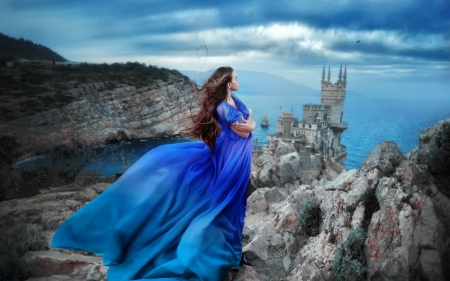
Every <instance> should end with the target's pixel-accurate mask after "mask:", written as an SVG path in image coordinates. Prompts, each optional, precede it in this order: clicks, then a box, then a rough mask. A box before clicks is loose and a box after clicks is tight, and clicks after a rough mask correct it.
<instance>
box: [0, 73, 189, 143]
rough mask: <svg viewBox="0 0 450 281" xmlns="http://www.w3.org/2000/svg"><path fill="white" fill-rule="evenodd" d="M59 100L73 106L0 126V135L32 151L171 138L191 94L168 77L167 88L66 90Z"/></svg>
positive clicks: (100, 84)
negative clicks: (64, 97) (64, 99)
mask: <svg viewBox="0 0 450 281" xmlns="http://www.w3.org/2000/svg"><path fill="white" fill-rule="evenodd" d="M64 94H65V95H67V96H70V97H72V98H73V100H74V102H71V103H69V104H67V105H65V106H63V107H60V108H54V109H51V110H47V111H44V112H41V113H38V114H36V115H33V116H28V117H23V118H20V119H18V120H14V121H10V122H7V123H3V124H1V125H2V126H0V134H7V135H12V136H15V137H16V138H17V139H18V140H19V142H20V143H22V144H27V145H35V146H37V147H39V146H44V144H46V143H51V144H52V145H54V146H58V145H66V146H70V145H74V144H75V145H76V144H78V143H104V142H105V141H110V140H120V139H125V140H127V139H139V138H148V137H155V136H163V135H173V134H177V133H179V132H180V129H181V128H183V125H184V124H185V122H186V119H185V118H186V117H188V116H190V105H191V99H192V97H193V94H194V91H193V90H192V88H191V87H190V85H189V84H188V83H187V82H186V80H185V79H184V78H182V77H178V76H174V75H172V76H171V77H170V79H169V80H168V81H167V82H163V81H161V80H156V81H155V82H154V83H153V84H152V85H150V86H144V87H140V88H137V87H135V86H129V85H122V86H119V87H117V88H114V89H111V90H109V89H107V87H106V85H105V83H104V82H98V83H87V84H77V85H71V86H69V88H68V89H67V90H64ZM193 111H195V103H194V104H193ZM45 146H46V145H45Z"/></svg>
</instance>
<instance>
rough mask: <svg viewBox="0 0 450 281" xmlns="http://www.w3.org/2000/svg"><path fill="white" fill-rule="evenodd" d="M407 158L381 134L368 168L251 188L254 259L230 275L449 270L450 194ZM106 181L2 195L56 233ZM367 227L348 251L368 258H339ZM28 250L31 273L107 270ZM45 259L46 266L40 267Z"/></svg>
mask: <svg viewBox="0 0 450 281" xmlns="http://www.w3.org/2000/svg"><path fill="white" fill-rule="evenodd" d="M284 151H285V152H286V153H287V154H283V155H280V156H277V155H271V154H269V153H264V154H263V155H261V156H260V157H258V158H257V159H256V161H258V162H259V164H257V165H259V168H261V167H262V168H264V167H266V165H269V164H270V161H272V160H273V159H275V160H276V161H278V162H275V164H274V167H275V171H276V172H277V173H278V172H279V171H281V167H280V165H279V162H281V160H280V159H282V158H283V157H285V156H288V157H289V158H290V156H291V154H293V153H294V154H295V152H290V151H289V150H284ZM283 153H284V152H283ZM415 153H419V152H417V151H416V152H415ZM409 155H411V154H408V156H409ZM294 158H295V157H294ZM408 158H409V159H406V158H405V157H404V156H403V155H401V153H399V150H398V147H397V146H396V145H395V144H394V143H392V142H388V143H380V145H379V146H378V147H376V148H375V149H374V151H373V152H372V153H371V154H370V155H369V157H368V158H367V159H366V161H365V162H364V164H363V166H362V169H361V171H358V170H350V171H347V172H344V173H341V174H340V175H339V176H338V177H337V178H336V179H335V180H326V179H325V178H324V177H323V178H321V179H320V180H317V179H316V180H313V181H312V182H311V183H308V184H304V183H300V181H299V180H298V179H295V180H294V181H293V182H286V183H285V184H284V185H283V186H276V185H275V186H272V187H263V188H258V189H256V190H255V191H254V192H253V193H251V195H250V196H249V197H248V207H247V214H246V218H245V227H244V233H243V234H244V244H243V253H244V254H245V256H246V258H247V260H248V261H249V262H251V263H252V264H253V267H247V266H244V267H242V268H241V270H240V271H239V272H238V273H236V274H231V273H230V274H229V275H228V276H227V277H226V278H225V279H224V280H229V281H231V280H240V281H244V280H261V281H269V280H280V281H281V280H287V281H298V280H333V279H334V278H336V274H340V273H339V272H341V273H343V274H347V272H348V274H351V273H354V272H353V271H352V270H355V269H354V268H352V267H351V266H352V265H356V268H359V269H360V270H361V271H362V272H364V273H363V274H362V275H360V276H359V278H360V279H361V280H362V279H367V280H411V279H412V278H416V279H419V280H446V278H447V279H448V278H449V277H450V276H449V273H450V272H449V265H448V257H449V256H450V239H449V229H448V226H447V225H446V221H445V218H446V216H447V215H448V213H449V212H448V209H447V208H449V206H450V204H449V203H448V202H449V201H448V200H449V199H448V198H447V197H446V196H445V195H444V194H442V193H441V192H440V191H439V189H438V188H437V187H436V186H435V184H434V176H433V173H431V172H430V171H429V168H428V165H427V164H424V163H423V162H420V161H416V158H414V157H408ZM266 161H267V162H266ZM293 161H295V159H293ZM418 162H420V163H418ZM278 180H279V178H278ZM280 182H281V181H280ZM106 185H107V184H103V185H95V186H91V187H87V188H81V187H77V186H66V187H65V189H66V190H61V189H51V190H46V191H43V194H41V195H39V196H36V197H34V198H29V199H15V200H11V201H6V202H2V203H0V218H1V219H2V221H5V222H7V223H8V224H9V225H12V224H16V223H18V222H37V223H40V224H41V225H43V227H44V228H45V229H47V231H48V233H49V237H50V236H51V233H52V231H53V230H54V229H55V228H56V227H57V226H58V225H59V224H60V223H62V221H64V219H65V218H67V217H68V216H69V215H70V214H71V213H73V212H74V211H75V210H77V209H78V208H79V207H81V206H83V204H85V203H86V202H88V201H90V200H92V198H94V197H95V196H97V195H98V194H99V193H101V192H102V190H104V188H106ZM310 202H315V204H317V206H319V208H320V213H321V215H320V222H319V227H318V229H319V233H318V234H317V235H316V236H308V235H307V231H305V230H306V227H305V226H304V225H302V223H300V220H299V218H300V214H301V213H302V212H304V210H305V209H304V208H305V206H306V205H307V204H309V203H310ZM445 212H446V213H445ZM361 230H362V231H363V232H364V233H365V235H366V237H365V238H364V239H363V240H362V241H365V242H363V243H362V245H363V246H362V248H352V249H349V250H348V252H351V251H353V252H355V251H356V252H358V253H359V255H360V256H362V257H363V260H362V263H361V264H358V261H357V260H354V259H352V257H351V256H349V257H346V258H345V259H341V260H343V261H344V263H345V262H347V264H339V265H338V266H337V263H336V261H337V260H338V258H339V257H342V250H343V249H344V247H346V246H345V245H351V244H349V240H351V239H354V237H355V236H354V233H356V232H357V231H361ZM359 233H361V232H359ZM70 254H73V256H70ZM78 255H81V256H78ZM23 259H24V260H25V261H26V262H27V263H29V264H30V265H31V267H32V268H33V270H34V271H33V272H34V273H33V274H34V276H33V278H35V279H31V280H69V277H71V276H72V277H71V278H73V279H70V280H103V279H102V278H104V276H105V275H104V272H105V271H106V268H105V267H102V266H101V263H100V262H99V260H98V259H97V258H96V257H93V256H91V255H87V254H86V253H78V252H77V253H73V252H70V253H69V252H64V251H55V250H54V249H50V250H49V251H42V252H29V253H27V254H26V255H25V256H24V257H23ZM46 266H48V270H43V268H46ZM68 268H73V270H72V271H70V270H69V271H67V270H68ZM56 269H58V270H56ZM40 270H42V271H40ZM43 271H45V272H46V273H44V272H43ZM47 272H48V273H47ZM92 276H94V277H92ZM58 278H59V279H58ZM83 278H84V279H83ZM95 278H97V279H95ZM227 278H228V279H227Z"/></svg>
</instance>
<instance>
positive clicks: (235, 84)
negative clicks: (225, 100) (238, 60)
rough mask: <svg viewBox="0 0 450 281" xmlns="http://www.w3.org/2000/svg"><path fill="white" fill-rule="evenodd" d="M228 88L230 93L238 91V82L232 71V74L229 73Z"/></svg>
mask: <svg viewBox="0 0 450 281" xmlns="http://www.w3.org/2000/svg"><path fill="white" fill-rule="evenodd" d="M228 88H229V89H230V90H231V91H238V90H239V82H238V80H237V75H236V72H234V71H233V73H231V82H228Z"/></svg>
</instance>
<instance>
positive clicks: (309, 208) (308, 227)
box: [298, 200, 320, 236]
mask: <svg viewBox="0 0 450 281" xmlns="http://www.w3.org/2000/svg"><path fill="white" fill-rule="evenodd" d="M298 219H299V220H300V223H301V224H302V227H303V230H304V231H305V234H306V235H308V236H316V235H318V234H319V225H320V207H319V205H318V204H317V203H316V202H315V201H313V200H308V201H306V203H305V205H303V208H302V210H301V212H300V214H299V217H298Z"/></svg>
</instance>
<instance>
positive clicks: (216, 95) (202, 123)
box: [186, 66, 234, 152]
mask: <svg viewBox="0 0 450 281" xmlns="http://www.w3.org/2000/svg"><path fill="white" fill-rule="evenodd" d="M233 71H234V70H233V68H231V67H229V66H222V67H219V68H218V69H216V71H214V73H213V74H212V75H211V77H209V78H208V80H206V81H205V82H204V83H203V85H202V86H201V87H200V88H199V87H198V86H197V84H196V83H194V87H195V90H196V91H197V93H199V94H200V98H199V106H200V110H199V111H198V112H197V113H196V114H194V115H193V116H192V123H191V125H190V126H189V127H188V128H187V130H186V131H187V133H188V136H189V137H190V138H197V139H202V140H203V141H204V142H205V143H206V144H207V145H208V146H209V148H210V149H211V152H213V151H214V145H215V143H216V138H217V136H218V135H219V133H220V127H219V123H218V122H217V113H216V107H217V106H218V105H219V103H221V102H222V101H225V99H226V98H227V83H228V82H231V80H232V79H233V78H232V73H233Z"/></svg>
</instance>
